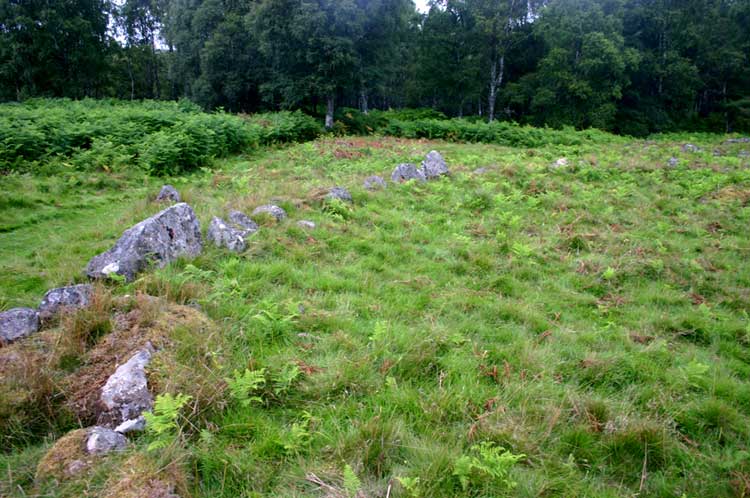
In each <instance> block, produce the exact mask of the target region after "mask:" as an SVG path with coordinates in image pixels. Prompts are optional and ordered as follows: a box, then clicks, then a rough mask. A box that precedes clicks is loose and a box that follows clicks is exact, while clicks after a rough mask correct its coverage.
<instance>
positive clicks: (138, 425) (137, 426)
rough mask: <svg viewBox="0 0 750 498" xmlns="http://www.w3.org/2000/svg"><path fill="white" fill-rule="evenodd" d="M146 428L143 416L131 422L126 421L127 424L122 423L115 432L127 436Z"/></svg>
mask: <svg viewBox="0 0 750 498" xmlns="http://www.w3.org/2000/svg"><path fill="white" fill-rule="evenodd" d="M145 428H146V419H145V418H144V417H143V415H141V416H140V417H138V418H133V419H130V420H126V421H125V422H123V423H121V424H120V425H118V426H117V427H115V432H119V433H120V434H127V433H128V432H140V431H142V430H144V429H145Z"/></svg>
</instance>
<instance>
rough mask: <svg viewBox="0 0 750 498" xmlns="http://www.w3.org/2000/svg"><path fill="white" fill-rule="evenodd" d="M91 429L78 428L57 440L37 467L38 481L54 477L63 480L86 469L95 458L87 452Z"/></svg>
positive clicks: (35, 478) (36, 477)
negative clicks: (87, 441)
mask: <svg viewBox="0 0 750 498" xmlns="http://www.w3.org/2000/svg"><path fill="white" fill-rule="evenodd" d="M88 433H89V431H88V430H86V429H76V430H74V431H71V432H69V433H67V434H66V435H64V436H63V437H61V438H60V439H58V440H57V441H55V444H53V445H52V447H51V448H50V449H49V450H47V453H45V455H44V456H43V457H42V459H41V460H39V463H38V464H37V467H36V476H35V477H34V480H35V481H36V482H40V481H45V480H48V479H54V480H56V481H62V480H66V479H70V478H72V477H75V476H77V475H79V474H81V473H83V471H85V470H86V469H87V468H88V467H89V466H90V465H91V464H92V463H93V458H92V457H91V456H90V455H88V454H87V453H86V440H87V438H88Z"/></svg>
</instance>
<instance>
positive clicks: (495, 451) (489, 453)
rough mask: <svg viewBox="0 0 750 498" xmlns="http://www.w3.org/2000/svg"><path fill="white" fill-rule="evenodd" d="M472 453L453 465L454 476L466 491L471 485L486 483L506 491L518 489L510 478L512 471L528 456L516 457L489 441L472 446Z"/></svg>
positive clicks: (463, 456)
mask: <svg viewBox="0 0 750 498" xmlns="http://www.w3.org/2000/svg"><path fill="white" fill-rule="evenodd" d="M471 453H472V454H471V455H461V456H460V457H458V458H457V459H456V461H455V462H454V464H453V475H454V476H456V477H457V478H458V480H459V482H460V483H461V487H462V488H463V489H464V491H466V490H467V489H468V488H469V486H471V485H481V484H482V483H483V482H486V481H489V482H491V483H494V484H501V485H502V486H503V487H505V488H506V489H513V488H515V487H516V482H515V481H513V480H512V479H511V478H510V471H511V469H512V468H513V466H514V465H515V464H516V463H517V462H518V461H520V460H522V459H524V458H526V455H523V454H519V455H515V454H513V453H511V452H510V451H508V450H506V449H504V448H502V447H500V446H495V444H494V443H491V442H487V441H484V442H482V443H480V444H478V445H474V446H472V447H471Z"/></svg>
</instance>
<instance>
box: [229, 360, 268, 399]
mask: <svg viewBox="0 0 750 498" xmlns="http://www.w3.org/2000/svg"><path fill="white" fill-rule="evenodd" d="M233 375H234V378H231V379H230V378H225V379H224V380H225V381H226V383H227V385H228V386H229V392H230V393H231V394H232V397H233V398H234V399H235V400H237V401H239V402H240V404H241V405H242V406H250V403H252V402H253V401H257V402H263V399H262V398H261V397H260V396H257V395H253V392H255V391H257V390H258V389H259V388H261V387H262V386H263V385H264V384H265V383H266V377H265V375H266V369H265V368H261V369H260V370H254V371H250V370H248V369H245V372H244V373H240V372H238V371H237V370H235V371H234V374H233Z"/></svg>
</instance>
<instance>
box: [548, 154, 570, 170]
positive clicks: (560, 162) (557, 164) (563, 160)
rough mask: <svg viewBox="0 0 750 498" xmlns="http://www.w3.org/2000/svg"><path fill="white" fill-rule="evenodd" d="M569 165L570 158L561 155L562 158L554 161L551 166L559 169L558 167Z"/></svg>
mask: <svg viewBox="0 0 750 498" xmlns="http://www.w3.org/2000/svg"><path fill="white" fill-rule="evenodd" d="M567 166H568V158H567V157H561V158H560V159H558V160H557V161H555V162H554V163H552V166H551V167H552V168H554V169H557V168H565V167H567Z"/></svg>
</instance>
